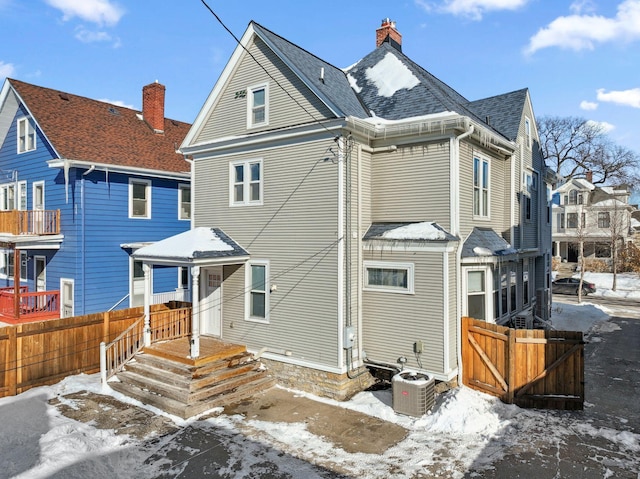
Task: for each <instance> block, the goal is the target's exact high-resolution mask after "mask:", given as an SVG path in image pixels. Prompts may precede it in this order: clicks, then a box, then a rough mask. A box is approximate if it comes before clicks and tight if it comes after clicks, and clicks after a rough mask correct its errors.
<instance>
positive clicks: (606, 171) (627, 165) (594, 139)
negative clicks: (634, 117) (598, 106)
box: [538, 116, 640, 184]
mask: <svg viewBox="0 0 640 479" xmlns="http://www.w3.org/2000/svg"><path fill="white" fill-rule="evenodd" d="M538 133H539V135H540V143H541V145H540V146H541V148H542V154H543V156H544V158H545V159H546V160H547V162H548V163H549V166H551V167H552V168H554V169H555V170H556V171H557V172H558V173H560V174H561V175H562V176H564V177H565V178H567V179H568V178H573V177H578V178H580V177H584V176H585V175H586V173H587V172H589V171H590V172H592V177H593V180H592V183H594V184H623V183H626V184H637V183H638V181H639V180H640V173H639V172H638V167H639V166H640V156H639V155H638V154H637V153H635V152H634V151H632V150H629V149H628V148H625V147H623V146H620V145H616V144H614V143H613V142H612V141H611V140H610V139H609V137H608V136H607V133H606V131H605V129H604V127H603V126H602V125H601V124H599V123H596V122H592V121H588V120H585V119H584V118H579V117H558V116H543V117H540V118H538Z"/></svg>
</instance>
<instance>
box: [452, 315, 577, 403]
mask: <svg viewBox="0 0 640 479" xmlns="http://www.w3.org/2000/svg"><path fill="white" fill-rule="evenodd" d="M462 363H463V364H462V375H463V377H462V383H463V384H464V385H466V386H469V387H471V388H473V389H477V390H479V391H483V392H485V393H488V394H491V395H493V396H497V397H499V398H500V399H501V400H502V401H503V402H506V403H508V404H512V403H515V404H517V405H519V406H521V407H534V408H543V409H569V410H573V409H582V408H583V404H584V341H583V339H582V332H580V331H545V330H537V329H511V328H506V327H504V326H498V325H496V324H489V323H486V322H484V321H479V320H475V319H472V318H462Z"/></svg>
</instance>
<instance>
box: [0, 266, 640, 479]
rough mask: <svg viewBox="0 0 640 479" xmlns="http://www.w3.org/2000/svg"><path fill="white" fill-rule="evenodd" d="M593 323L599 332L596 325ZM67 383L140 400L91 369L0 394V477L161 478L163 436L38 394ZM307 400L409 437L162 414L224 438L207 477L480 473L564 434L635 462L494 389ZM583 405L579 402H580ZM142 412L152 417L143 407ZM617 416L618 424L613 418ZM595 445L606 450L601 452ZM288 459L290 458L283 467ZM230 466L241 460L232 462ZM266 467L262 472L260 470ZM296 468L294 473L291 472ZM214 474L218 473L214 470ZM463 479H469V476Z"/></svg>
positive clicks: (571, 319) (600, 312) (591, 310)
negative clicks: (419, 409) (401, 403)
mask: <svg viewBox="0 0 640 479" xmlns="http://www.w3.org/2000/svg"><path fill="white" fill-rule="evenodd" d="M587 280H588V281H593V282H595V283H596V284H597V289H598V293H597V294H598V295H602V296H618V297H620V296H622V297H635V295H636V294H638V289H639V286H640V281H639V280H638V277H637V276H633V277H632V276H630V275H621V277H619V279H618V286H619V291H618V292H611V291H608V288H610V282H609V284H607V281H610V278H609V277H607V275H592V274H588V275H587ZM608 318H609V313H608V312H607V310H606V309H605V308H602V307H599V306H595V305H593V304H590V303H589V302H588V298H587V299H586V300H585V302H583V304H581V305H571V304H565V303H560V302H556V303H554V306H553V323H554V326H555V327H556V328H557V329H571V330H582V331H584V332H588V331H590V330H591V329H592V328H594V326H595V325H601V324H602V323H603V322H604V321H606V320H607V319H608ZM604 331H605V333H606V328H605V329H604ZM77 391H90V392H95V393H98V394H107V395H111V396H113V397H114V398H115V399H118V400H121V401H123V402H126V403H129V404H135V405H138V406H140V407H143V408H145V407H146V406H144V405H142V404H140V403H138V402H137V401H135V400H132V399H129V398H127V397H124V396H122V395H120V394H119V393H116V392H114V391H112V390H111V389H109V388H103V387H102V386H101V385H100V379H99V376H98V375H91V376H87V375H78V376H73V377H69V378H66V379H65V380H63V381H62V382H60V383H58V384H56V385H53V386H49V387H39V388H34V389H32V390H30V391H27V392H26V393H23V394H21V395H19V396H16V397H9V398H3V399H0V424H1V426H0V477H15V478H23V479H27V478H29V479H35V478H45V477H46V478H50V477H60V478H63V477H64V478H67V477H83V478H86V477H93V478H95V479H97V478H102V477H137V478H146V477H158V476H159V475H161V473H162V470H161V469H160V467H161V465H162V462H163V461H153V460H150V458H153V457H157V455H158V454H159V453H160V451H161V450H164V451H166V448H167V447H168V443H169V442H170V438H169V439H167V438H163V439H162V440H160V439H158V438H155V439H153V438H146V439H138V438H135V437H132V436H129V435H125V434H117V433H116V432H115V431H114V430H110V429H100V428H98V427H96V426H95V425H94V424H92V423H84V422H78V421H75V420H72V419H70V418H68V417H66V416H64V415H62V414H61V413H60V411H59V410H58V408H56V407H55V406H52V405H50V404H49V403H48V400H49V399H51V398H58V399H59V400H61V401H62V402H63V403H66V404H68V405H69V406H70V407H72V408H74V407H77V406H76V404H74V403H73V401H70V400H67V399H65V398H64V397H63V396H64V395H66V394H69V393H73V392H77ZM300 394H301V395H304V396H307V397H310V396H309V395H306V394H304V393H300ZM314 399H316V400H318V401H322V402H325V403H330V404H333V405H335V406H338V407H344V408H349V409H353V410H356V411H359V412H363V413H365V414H368V415H371V416H375V417H378V418H381V419H384V420H386V421H390V422H393V423H396V424H399V425H402V426H404V427H405V428H407V430H408V431H409V434H408V436H407V437H406V438H405V439H404V440H403V441H401V442H400V443H399V444H397V445H396V446H394V447H392V448H391V449H389V450H388V451H387V453H386V454H385V455H384V456H379V455H371V454H362V453H358V454H351V453H347V452H345V451H343V450H342V449H340V448H337V447H334V446H333V445H332V444H331V443H329V442H327V441H326V440H324V439H323V438H321V437H317V436H314V435H312V434H311V433H309V432H308V431H307V430H306V428H305V426H304V423H300V422H298V423H291V424H289V423H287V424H284V423H278V424H275V423H270V422H260V421H255V420H251V419H242V418H240V417H239V416H226V415H219V416H215V417H212V418H208V419H205V420H197V419H190V420H187V421H185V420H181V419H178V418H175V417H170V416H169V419H170V420H171V421H173V423H174V424H175V425H176V426H177V427H178V428H179V429H180V428H187V427H189V426H193V427H196V426H197V427H198V428H200V429H201V430H202V429H203V428H204V429H206V428H215V429H216V430H218V431H225V433H224V434H223V437H224V438H226V439H223V442H224V444H225V447H226V448H227V449H228V450H229V451H231V452H232V453H233V454H236V455H241V456H242V458H243V459H242V460H241V461H239V462H238V458H237V457H236V458H235V459H234V461H236V463H235V464H236V465H235V466H234V467H235V469H234V468H231V467H230V468H229V469H228V470H227V472H228V474H229V475H228V476H226V475H225V476H214V477H262V475H256V471H257V470H259V469H256V467H258V466H259V461H258V459H257V458H261V460H262V461H263V462H264V463H270V462H272V463H275V462H279V465H278V466H277V467H278V469H277V471H279V472H277V471H276V472H275V473H274V471H273V469H265V471H264V474H265V475H266V476H268V477H304V478H312V477H327V475H326V472H325V473H324V474H321V473H319V472H317V471H316V470H315V469H308V470H301V469H300V467H301V466H300V465H299V464H297V462H300V463H302V464H305V463H307V462H310V463H313V464H320V465H325V466H326V467H329V466H330V465H339V470H340V471H342V472H343V473H346V474H348V475H349V476H351V477H362V478H383V477H384V478H386V477H406V478H411V477H454V478H460V477H463V476H465V474H466V473H467V472H468V471H482V470H485V469H487V468H488V470H491V468H492V464H495V463H497V462H499V461H500V460H501V459H502V458H503V457H504V454H505V451H506V450H513V448H517V447H524V446H523V445H522V444H523V443H526V444H528V445H531V446H533V447H535V448H537V449H539V450H541V449H544V448H545V447H548V446H549V445H554V447H556V446H557V447H560V445H562V444H565V443H566V442H567V441H569V440H570V438H572V437H579V438H580V443H581V444H583V445H584V444H586V443H589V441H596V442H598V444H599V445H598V452H597V453H594V454H593V457H592V458H590V459H588V460H590V461H591V463H592V464H593V467H594V468H596V469H595V470H596V471H597V472H596V474H595V476H593V477H604V478H607V477H614V476H618V477H620V474H621V472H620V471H622V476H621V477H637V471H638V470H640V435H638V434H634V433H631V432H628V431H622V430H618V429H616V428H615V424H611V426H610V427H602V426H597V425H595V424H594V423H593V422H592V421H591V420H589V419H588V418H584V417H582V416H580V415H575V414H569V413H567V414H563V413H558V412H553V411H538V410H524V409H520V408H518V407H516V406H512V405H505V404H502V403H501V402H500V401H499V400H497V399H495V398H493V397H490V396H487V395H484V394H481V393H478V392H476V391H473V390H471V389H468V388H465V387H461V388H458V389H456V390H453V391H450V392H448V393H446V395H445V396H444V400H443V402H442V403H441V404H440V406H439V407H438V408H437V410H435V411H434V412H432V413H429V414H427V415H425V416H423V417H421V418H411V417H407V416H401V415H398V414H396V413H394V411H393V409H392V407H391V392H390V391H375V392H363V393H360V394H358V395H357V396H355V397H354V398H353V399H352V400H351V401H348V402H345V403H340V402H335V401H330V400H327V399H321V398H314ZM586 406H587V408H588V407H589V404H587V405H586ZM152 411H153V412H154V413H156V414H162V413H161V412H160V411H157V410H154V409H152ZM105 414H109V411H105ZM621 414H624V412H621ZM619 420H620V422H621V423H624V418H622V417H621V418H619ZM247 424H248V425H249V426H251V428H252V430H253V431H254V437H252V438H251V440H245V441H244V442H242V443H241V445H240V444H239V443H238V442H237V441H236V442H234V441H235V440H234V439H233V437H234V436H241V433H240V432H239V431H240V430H241V429H243V427H244V426H246V425H247ZM601 444H603V445H601ZM216 447H220V445H218V446H216ZM161 448H165V449H161ZM172 448H173V449H174V450H175V449H178V448H182V449H183V452H185V453H188V454H191V455H192V456H194V457H195V456H197V455H198V454H203V452H202V451H199V450H198V449H197V448H195V446H193V445H185V444H184V443H182V442H180V443H177V442H176V443H175V444H173V445H172ZM212 448H213V446H212ZM606 449H609V450H611V451H613V453H612V454H611V455H610V457H609V456H608V455H607V454H606V451H605V450H606ZM603 451H604V452H603ZM205 452H206V451H205ZM209 452H210V451H209ZM233 454H232V455H233ZM585 454H587V453H585ZM587 455H588V454H587ZM243 461H244V463H243ZM296 461H297V462H296ZM187 462H188V461H183V462H180V463H178V464H177V465H176V464H174V465H173V469H172V471H175V474H174V475H175V476H176V477H177V476H179V474H180V471H181V469H180V467H184V464H186V463H187ZM287 462H289V463H290V464H291V465H290V466H287V464H285V463H287ZM241 463H243V464H244V466H242V467H241ZM247 463H251V464H252V467H253V469H252V471H253V473H252V474H253V475H250V474H249V473H248V472H247V470H246V465H247ZM181 464H183V466H181ZM283 464H284V465H283ZM296 464H297V465H296ZM243 467H245V469H243ZM233 471H235V472H233ZM269 471H270V473H271V474H272V475H268V473H269ZM283 471H287V472H286V473H285V472H283ZM292 471H294V472H292ZM295 471H300V472H299V475H297V473H296V472H295ZM630 471H636V472H630ZM627 472H628V475H626V473H627ZM218 474H221V472H220V471H218ZM287 474H288V476H287ZM476 475H478V474H476ZM180 477H189V476H187V475H181V476H180ZM466 477H473V474H472V476H466ZM540 477H542V476H540ZM549 477H551V476H549ZM557 477H561V476H557Z"/></svg>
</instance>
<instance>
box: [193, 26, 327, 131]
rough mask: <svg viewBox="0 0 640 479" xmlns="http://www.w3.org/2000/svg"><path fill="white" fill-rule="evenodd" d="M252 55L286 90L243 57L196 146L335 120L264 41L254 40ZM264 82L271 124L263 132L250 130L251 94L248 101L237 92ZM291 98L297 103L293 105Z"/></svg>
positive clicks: (252, 62)
mask: <svg viewBox="0 0 640 479" xmlns="http://www.w3.org/2000/svg"><path fill="white" fill-rule="evenodd" d="M249 51H250V52H251V54H252V55H253V56H254V57H255V59H256V60H257V61H258V62H259V63H260V64H261V65H263V66H264V67H265V68H266V69H267V71H268V72H269V74H270V75H271V76H272V77H273V78H275V80H277V83H279V84H280V85H281V86H282V87H283V88H284V90H283V88H281V87H280V86H278V84H277V83H276V82H275V81H274V80H273V79H272V78H270V77H269V75H267V73H265V71H264V70H263V69H262V68H261V67H260V65H259V64H258V63H256V61H255V60H254V59H253V58H251V56H249V55H248V54H247V53H244V54H243V55H242V58H241V60H240V61H239V64H238V65H237V68H236V71H235V72H233V74H232V76H231V78H230V79H229V81H228V82H227V84H226V85H225V88H223V89H222V91H221V92H220V96H219V97H218V99H217V102H216V103H215V104H214V106H213V108H212V112H210V113H209V117H208V119H207V120H206V121H205V123H204V126H203V128H202V130H201V131H200V133H199V135H198V136H197V138H196V140H195V142H196V143H199V142H206V141H211V140H214V139H216V138H222V137H226V136H231V135H238V134H240V133H243V132H251V133H255V132H259V131H263V130H273V129H277V128H283V127H288V126H291V125H296V124H302V123H311V122H313V121H316V120H321V119H325V118H330V117H333V116H334V115H333V114H332V113H331V112H330V110H329V109H328V108H327V107H326V106H325V105H324V104H323V103H322V102H321V101H320V100H319V99H318V98H317V97H316V96H315V95H313V94H312V93H311V91H310V90H309V89H308V88H307V87H306V86H305V85H304V84H303V83H302V82H301V81H300V79H299V78H298V77H297V76H295V75H294V74H293V73H292V72H291V71H290V70H289V69H288V68H287V67H286V66H285V64H284V63H283V62H282V61H281V60H280V59H279V58H278V57H277V56H276V55H275V54H274V53H273V51H271V49H269V47H267V46H266V45H265V44H264V42H262V40H260V39H259V38H255V42H254V43H252V44H251V45H250V46H249ZM264 82H268V83H269V87H268V89H269V104H268V108H269V124H268V125H266V126H264V127H261V128H251V129H250V130H247V99H248V93H249V92H248V91H247V92H246V93H247V96H246V97H242V96H237V95H236V92H242V91H245V90H247V88H248V87H251V86H253V85H258V84H261V83H264ZM285 90H286V91H285ZM287 93H288V94H287ZM289 95H291V96H292V97H293V98H294V99H295V101H292V100H291V97H290V96H289ZM296 102H297V103H296Z"/></svg>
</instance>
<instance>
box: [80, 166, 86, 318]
mask: <svg viewBox="0 0 640 479" xmlns="http://www.w3.org/2000/svg"><path fill="white" fill-rule="evenodd" d="M84 196H85V191H84V175H82V178H81V179H80V242H81V244H82V247H81V253H80V257H81V262H82V265H81V268H82V271H81V274H80V275H81V277H82V296H81V302H82V313H81V314H84V313H85V311H86V309H85V300H86V296H87V295H86V292H87V278H86V266H85V265H86V263H87V262H86V258H85V249H86V248H85V246H86V237H85V234H86V225H85V214H84V213H85V212H84V208H85V197H84Z"/></svg>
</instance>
